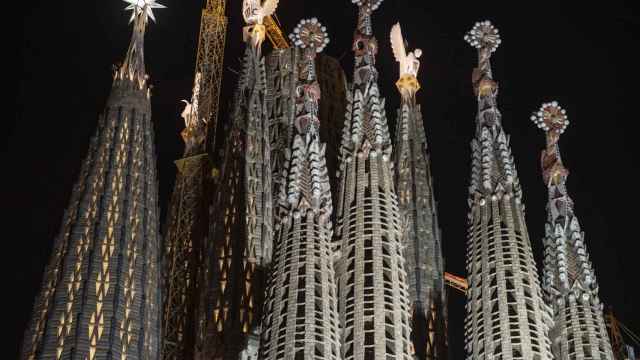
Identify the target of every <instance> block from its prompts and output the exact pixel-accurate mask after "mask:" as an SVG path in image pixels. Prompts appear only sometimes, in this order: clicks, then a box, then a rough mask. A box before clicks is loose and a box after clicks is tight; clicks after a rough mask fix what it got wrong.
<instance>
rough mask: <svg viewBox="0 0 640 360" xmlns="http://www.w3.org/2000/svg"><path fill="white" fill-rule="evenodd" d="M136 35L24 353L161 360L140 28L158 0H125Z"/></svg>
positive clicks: (153, 180) (150, 140)
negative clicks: (130, 12)
mask: <svg viewBox="0 0 640 360" xmlns="http://www.w3.org/2000/svg"><path fill="white" fill-rule="evenodd" d="M126 2H128V3H130V5H129V6H128V7H127V10H132V11H133V14H132V17H131V20H132V22H133V34H132V37H131V43H130V45H129V49H128V51H127V54H126V57H125V60H124V62H123V65H122V66H121V67H120V68H119V69H117V70H116V72H115V74H114V79H113V84H112V89H111V94H110V96H109V99H108V100H107V104H106V108H105V111H104V113H103V115H102V116H101V118H100V120H99V123H98V127H97V130H96V134H95V135H94V137H93V138H92V139H91V142H90V144H89V150H88V153H87V156H86V158H85V161H84V163H83V165H82V169H81V171H80V176H79V179H78V181H77V183H76V184H75V187H74V189H73V192H72V195H71V199H70V202H69V207H68V208H67V210H66V211H65V214H64V218H63V222H62V229H61V231H60V233H59V235H58V237H57V238H56V240H55V243H54V247H53V253H52V255H51V259H50V262H49V264H48V266H47V268H46V270H45V274H44V280H43V283H42V289H41V291H40V294H39V295H38V297H37V299H36V302H35V305H34V311H33V315H32V320H31V323H30V324H29V327H28V329H27V331H26V333H25V338H24V343H23V348H22V355H21V359H88V360H93V359H106V358H107V357H113V358H122V359H124V358H126V359H129V360H137V359H157V358H158V357H159V355H160V333H161V330H160V312H161V298H160V274H159V272H160V269H159V252H160V236H159V223H158V212H159V211H158V184H157V171H156V159H155V144H154V141H155V140H154V133H153V123H152V122H151V104H150V97H151V94H150V90H149V84H148V76H147V74H146V72H145V67H144V34H145V29H146V26H147V22H148V18H149V17H151V18H152V19H154V16H153V12H152V9H154V8H163V7H164V6H162V5H160V4H157V3H155V1H154V0H145V1H137V0H126Z"/></svg>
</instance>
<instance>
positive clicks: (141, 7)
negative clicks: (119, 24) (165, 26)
mask: <svg viewBox="0 0 640 360" xmlns="http://www.w3.org/2000/svg"><path fill="white" fill-rule="evenodd" d="M123 1H124V2H126V3H128V4H129V5H128V6H127V7H126V8H125V10H132V13H131V19H130V20H129V22H132V21H133V19H135V17H136V15H139V14H140V13H142V12H144V13H145V15H146V17H147V18H151V20H153V21H154V22H155V21H156V18H155V16H153V9H165V8H166V6H164V5H162V4H158V3H156V0H123Z"/></svg>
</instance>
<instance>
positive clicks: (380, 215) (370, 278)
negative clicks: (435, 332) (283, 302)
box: [335, 0, 411, 360]
mask: <svg viewBox="0 0 640 360" xmlns="http://www.w3.org/2000/svg"><path fill="white" fill-rule="evenodd" d="M379 3H380V1H370V0H365V1H359V2H358V6H359V10H360V13H359V17H358V28H357V30H356V33H355V38H354V43H353V49H354V51H355V66H354V76H353V83H352V84H351V86H350V88H349V91H348V93H347V98H348V101H347V112H346V119H345V124H344V130H343V136H342V143H341V147H340V165H339V166H340V169H339V174H340V175H339V179H340V180H339V189H338V209H337V216H336V218H337V221H338V226H337V234H336V235H337V236H336V241H337V244H336V250H337V251H338V255H337V256H338V257H339V259H338V261H337V263H336V265H335V267H336V276H337V280H338V287H339V300H338V301H339V313H340V322H341V326H342V339H341V340H342V351H341V353H342V357H343V358H353V359H359V360H363V359H387V358H388V357H394V358H395V359H409V358H410V356H411V350H410V344H409V333H410V327H409V316H410V313H409V299H408V293H407V280H406V273H405V270H404V257H403V254H402V244H401V241H402V239H401V235H402V233H401V231H400V227H401V225H400V213H399V209H398V200H397V198H396V194H395V186H394V179H393V170H392V162H391V151H392V146H391V141H390V137H389V131H388V126H387V121H386V116H385V112H384V100H382V99H381V98H380V93H379V89H378V85H377V77H378V73H377V70H376V68H375V56H376V53H377V50H378V48H377V42H376V39H375V38H374V37H373V35H372V31H371V12H372V11H373V10H375V8H376V7H377V6H378V5H379Z"/></svg>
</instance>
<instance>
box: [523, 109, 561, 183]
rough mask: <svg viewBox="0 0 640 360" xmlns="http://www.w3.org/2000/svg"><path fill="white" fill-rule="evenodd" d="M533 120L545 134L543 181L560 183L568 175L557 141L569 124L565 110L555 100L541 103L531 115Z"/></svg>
mask: <svg viewBox="0 0 640 360" xmlns="http://www.w3.org/2000/svg"><path fill="white" fill-rule="evenodd" d="M531 121H533V122H534V123H535V124H536V125H537V126H538V127H539V128H540V129H542V130H544V131H545V132H546V134H547V148H546V149H545V150H544V151H543V152H542V159H541V161H542V170H543V178H544V181H545V183H547V184H549V185H551V184H553V185H561V184H563V183H564V182H565V181H566V178H567V176H568V175H569V170H567V169H566V168H565V167H564V165H563V164H562V159H561V157H560V150H559V147H558V142H559V141H560V135H561V134H562V133H564V131H565V129H566V128H567V126H568V125H569V119H568V117H567V114H566V111H565V110H564V109H563V108H562V107H561V106H560V105H558V102H557V101H552V102H548V103H544V104H542V106H541V107H540V110H538V111H537V112H535V113H533V114H532V115H531Z"/></svg>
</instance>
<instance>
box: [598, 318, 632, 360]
mask: <svg viewBox="0 0 640 360" xmlns="http://www.w3.org/2000/svg"><path fill="white" fill-rule="evenodd" d="M604 320H605V323H606V324H607V329H608V330H609V338H610V339H611V349H612V350H613V356H614V358H615V360H635V354H634V353H633V348H632V347H631V346H628V345H627V344H625V342H624V339H623V337H622V332H623V331H624V333H625V334H626V335H627V336H628V337H629V339H631V340H632V341H633V342H634V343H635V344H636V345H638V346H640V337H638V336H637V335H635V334H634V333H633V332H632V331H631V330H629V328H627V327H626V326H625V325H624V324H623V323H621V322H620V321H619V320H618V319H616V317H615V316H614V315H613V308H612V307H608V309H607V312H606V313H605V315H604Z"/></svg>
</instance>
